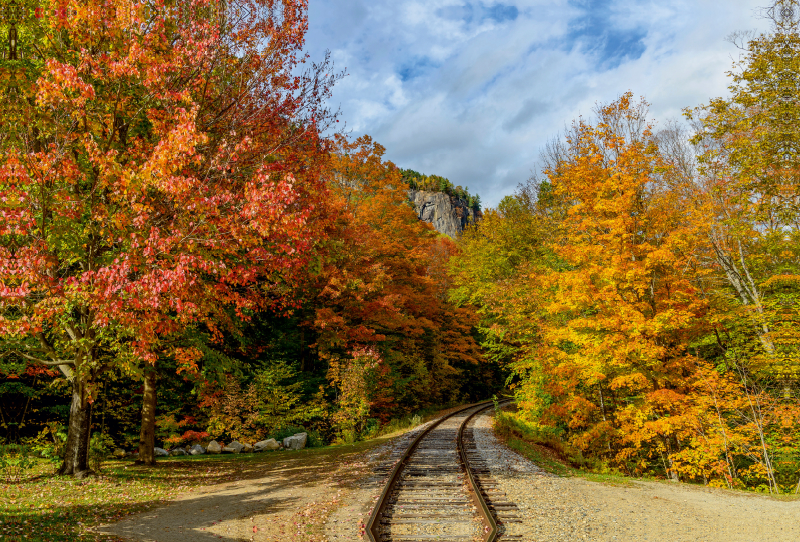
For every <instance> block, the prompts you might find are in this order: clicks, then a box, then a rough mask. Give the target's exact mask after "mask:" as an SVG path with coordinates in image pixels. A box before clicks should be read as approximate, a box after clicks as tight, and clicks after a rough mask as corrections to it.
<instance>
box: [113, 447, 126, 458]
mask: <svg viewBox="0 0 800 542" xmlns="http://www.w3.org/2000/svg"><path fill="white" fill-rule="evenodd" d="M126 455H128V454H126V453H125V450H123V449H122V448H117V449H116V450H114V457H118V458H123V457H125V456H126Z"/></svg>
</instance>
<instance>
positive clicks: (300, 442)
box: [283, 433, 308, 450]
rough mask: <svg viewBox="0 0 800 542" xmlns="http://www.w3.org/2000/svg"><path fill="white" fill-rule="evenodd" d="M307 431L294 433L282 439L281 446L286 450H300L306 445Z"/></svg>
mask: <svg viewBox="0 0 800 542" xmlns="http://www.w3.org/2000/svg"><path fill="white" fill-rule="evenodd" d="M307 440H308V433H295V434H294V435H292V436H291V437H286V438H285V439H283V447H284V448H286V449H287V450H302V449H303V448H305V447H306V441H307Z"/></svg>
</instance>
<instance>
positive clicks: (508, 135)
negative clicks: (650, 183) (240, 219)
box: [306, 0, 769, 208]
mask: <svg viewBox="0 0 800 542" xmlns="http://www.w3.org/2000/svg"><path fill="white" fill-rule="evenodd" d="M766 3H767V0H714V1H710V0H659V1H644V0H624V1H623V0H504V1H503V2H493V1H472V0H310V7H309V32H308V35H307V41H306V50H307V51H308V52H309V53H310V54H311V57H312V60H317V61H318V60H321V59H322V57H323V55H324V54H325V51H326V50H329V51H330V52H331V57H332V59H333V61H334V63H335V67H336V69H337V70H346V73H347V76H346V77H345V78H344V79H342V80H341V81H340V82H339V83H337V84H336V86H335V87H334V89H333V97H332V99H331V101H330V106H331V107H332V108H333V109H337V108H340V109H341V114H342V116H341V117H340V118H341V119H342V121H343V122H345V123H346V129H347V130H348V131H350V132H351V134H352V136H354V137H357V136H360V135H363V134H369V135H370V136H372V137H373V139H374V140H376V141H377V142H378V143H380V144H381V145H383V146H384V147H386V155H385V158H386V159H388V160H391V161H392V162H394V163H395V164H397V165H398V166H399V167H402V168H410V169H415V170H417V171H420V172H422V173H426V174H436V175H442V176H444V177H447V178H449V179H450V180H451V181H452V182H453V184H455V185H461V186H464V187H469V190H470V192H471V193H473V194H475V193H477V194H480V196H481V199H482V201H483V206H484V208H486V207H494V206H496V205H497V204H498V202H499V201H500V200H501V199H502V198H503V197H504V196H506V195H509V194H512V193H513V192H514V191H515V189H516V188H517V186H518V185H519V184H520V183H524V182H525V181H527V180H528V179H529V178H530V177H531V175H532V174H533V173H534V172H535V171H537V170H538V169H539V167H538V165H537V164H538V161H539V154H540V151H541V149H542V148H543V147H544V145H545V144H546V143H547V142H548V141H551V140H552V139H553V138H555V137H557V136H558V135H559V134H560V133H561V132H563V130H564V128H565V126H566V125H568V124H569V123H570V122H571V121H572V120H573V119H576V118H577V117H579V116H580V115H583V116H584V117H590V116H591V112H592V109H593V108H594V107H595V105H596V104H602V103H608V102H610V101H612V100H614V99H616V98H617V97H619V96H620V95H621V94H622V93H624V92H627V91H632V92H633V93H634V95H636V96H642V97H644V98H645V99H646V100H647V101H648V102H649V103H650V104H651V108H650V113H651V117H652V118H653V120H655V121H656V122H657V124H663V123H664V122H666V121H668V120H671V119H681V117H682V115H681V112H682V110H683V108H685V107H694V106H697V105H701V104H703V103H706V102H708V100H709V99H710V98H713V97H718V96H726V95H727V86H728V84H729V79H728V78H727V76H726V74H725V72H726V71H728V70H730V69H731V67H732V64H733V61H734V60H735V59H736V58H737V57H738V54H739V51H738V49H736V47H735V46H734V45H732V44H731V43H729V42H728V41H726V39H725V38H726V37H727V36H729V35H730V34H731V33H732V32H735V31H740V30H766V29H768V28H769V27H768V25H767V23H766V22H765V21H764V20H763V19H761V18H759V17H758V16H757V9H758V8H759V7H762V6H764V5H765V4H766Z"/></svg>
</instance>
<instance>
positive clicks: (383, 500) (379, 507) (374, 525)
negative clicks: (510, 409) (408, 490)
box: [365, 401, 497, 542]
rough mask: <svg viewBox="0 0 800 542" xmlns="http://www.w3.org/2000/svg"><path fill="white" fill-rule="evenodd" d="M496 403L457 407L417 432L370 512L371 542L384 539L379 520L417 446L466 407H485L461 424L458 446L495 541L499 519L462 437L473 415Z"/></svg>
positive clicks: (369, 534) (472, 488) (368, 530)
mask: <svg viewBox="0 0 800 542" xmlns="http://www.w3.org/2000/svg"><path fill="white" fill-rule="evenodd" d="M493 405H494V402H493V401H486V402H482V403H476V404H473V405H469V406H465V407H464V408H460V409H458V410H456V411H455V412H451V413H450V414H448V415H446V416H442V417H441V418H439V419H438V420H436V422H434V423H432V424H431V425H430V426H429V427H428V428H427V429H425V430H424V431H423V432H422V433H420V434H419V435H417V437H416V438H415V439H414V440H413V441H412V442H411V444H410V445H409V446H408V448H407V449H406V451H405V452H404V453H403V455H402V456H401V457H400V459H399V460H398V461H397V463H395V465H394V468H393V469H392V472H391V474H390V475H389V480H388V482H386V485H385V486H384V488H383V491H382V492H381V494H380V497H378V501H377V502H376V503H375V506H374V508H373V509H372V513H371V514H370V517H369V520H368V521H367V525H366V529H365V530H366V533H367V537H368V538H369V540H370V542H380V540H379V538H378V537H379V533H378V532H377V530H378V526H379V525H380V523H379V521H380V518H381V516H382V515H383V513H384V511H385V509H386V506H387V505H388V502H389V497H390V496H391V494H392V491H393V490H394V488H395V486H396V485H397V481H398V480H399V478H400V474H401V473H402V472H403V468H404V467H405V466H406V464H407V463H408V461H409V459H410V458H411V456H412V455H413V454H414V452H415V451H416V449H417V446H418V445H419V443H420V441H421V440H422V439H423V438H425V437H426V436H427V435H428V433H430V432H431V431H432V430H433V429H435V428H436V427H437V426H439V424H441V423H442V422H444V421H445V420H447V419H449V418H452V417H453V416H455V415H457V414H461V413H462V412H464V411H465V410H470V409H472V408H476V407H481V406H483V408H479V409H478V410H476V411H475V412H474V413H472V414H471V415H470V416H469V417H468V418H467V419H466V420H465V421H464V422H463V423H462V424H461V426H460V427H459V430H458V438H457V446H458V452H459V457H460V458H461V462H462V464H463V466H464V469H465V470H466V471H467V475H468V479H469V483H470V488H469V492H470V495H471V497H472V499H473V500H474V501H475V503H476V504H477V505H478V506H477V507H478V510H479V514H480V515H481V516H482V517H483V518H484V521H485V523H486V524H487V525H489V527H490V528H489V531H488V535H489V538H486V539H485V540H484V542H493V541H494V539H495V538H496V537H497V522H496V521H495V519H494V517H493V516H492V513H491V511H490V510H489V507H488V505H487V504H486V501H485V500H484V498H483V495H482V494H481V491H480V488H479V487H478V486H477V483H476V481H475V478H474V476H473V475H472V473H471V471H470V469H469V461H468V460H467V456H466V451H465V450H464V445H463V439H462V434H463V430H464V428H465V427H466V425H467V423H468V422H469V420H471V419H472V417H473V416H475V415H476V414H477V413H479V412H483V411H484V410H486V409H487V408H491V407H492V406H493Z"/></svg>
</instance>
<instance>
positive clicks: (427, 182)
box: [400, 169, 481, 213]
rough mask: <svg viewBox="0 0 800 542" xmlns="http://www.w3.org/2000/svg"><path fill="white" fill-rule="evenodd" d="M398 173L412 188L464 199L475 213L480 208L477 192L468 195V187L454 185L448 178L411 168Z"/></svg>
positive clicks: (479, 198)
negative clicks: (425, 173)
mask: <svg viewBox="0 0 800 542" xmlns="http://www.w3.org/2000/svg"><path fill="white" fill-rule="evenodd" d="M400 173H401V175H402V176H403V181H405V182H406V184H407V185H408V187H409V188H411V189H413V190H429V191H432V192H444V193H445V194H447V195H449V196H453V197H455V198H458V199H460V200H464V201H466V202H467V206H468V207H469V208H471V209H472V210H473V211H475V212H476V213H478V212H480V210H481V197H480V196H479V195H477V194H476V195H474V196H473V195H470V193H469V187H466V188H462V187H461V186H454V185H453V183H452V182H450V179H447V178H445V177H442V176H440V175H424V174H422V173H420V172H418V171H414V170H413V169H401V170H400Z"/></svg>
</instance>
